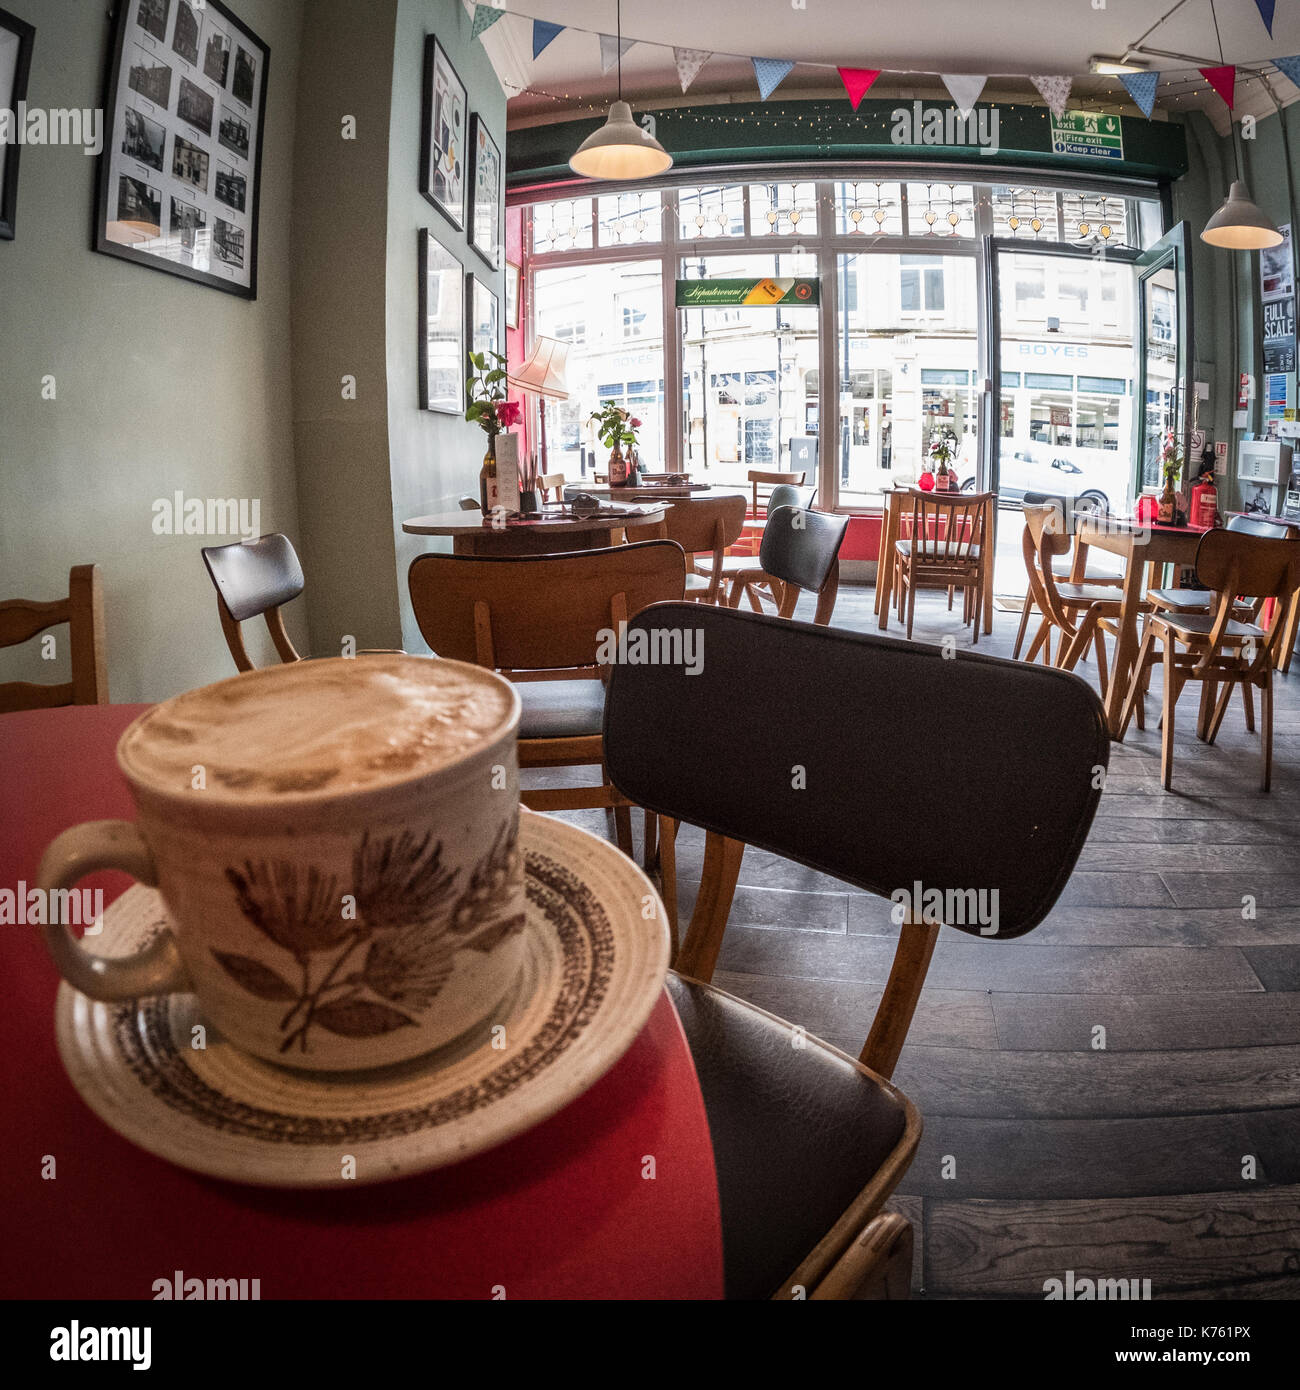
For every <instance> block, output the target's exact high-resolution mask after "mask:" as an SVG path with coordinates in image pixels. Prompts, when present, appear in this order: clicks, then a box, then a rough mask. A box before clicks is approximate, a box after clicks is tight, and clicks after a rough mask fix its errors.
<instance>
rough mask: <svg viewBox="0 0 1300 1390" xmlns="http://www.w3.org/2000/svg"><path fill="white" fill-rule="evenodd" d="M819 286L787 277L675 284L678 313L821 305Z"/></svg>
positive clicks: (818, 283) (681, 282) (680, 281)
mask: <svg viewBox="0 0 1300 1390" xmlns="http://www.w3.org/2000/svg"><path fill="white" fill-rule="evenodd" d="M821 297H822V295H821V284H820V282H819V281H817V280H804V279H799V278H796V277H795V276H790V275H765V276H763V277H762V278H761V279H758V280H678V282H677V307H678V308H679V309H730V308H737V307H741V308H745V309H774V308H775V307H776V306H777V305H778V304H798V305H801V306H805V305H812V304H820V303H821Z"/></svg>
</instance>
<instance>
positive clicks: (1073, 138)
mask: <svg viewBox="0 0 1300 1390" xmlns="http://www.w3.org/2000/svg"><path fill="white" fill-rule="evenodd" d="M1052 153H1053V154H1064V155H1073V156H1076V157H1079V156H1082V157H1083V158H1085V159H1119V160H1122V159H1123V158H1124V121H1123V118H1122V117H1120V116H1107V115H1105V114H1103V113H1102V112H1100V111H1066V112H1065V113H1064V114H1063V115H1060V116H1056V115H1053V117H1052Z"/></svg>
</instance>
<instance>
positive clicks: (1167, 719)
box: [1160, 636, 1178, 791]
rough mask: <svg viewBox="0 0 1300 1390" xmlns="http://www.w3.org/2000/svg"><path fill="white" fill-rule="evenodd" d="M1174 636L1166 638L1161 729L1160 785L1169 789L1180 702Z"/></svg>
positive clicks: (1172, 772)
mask: <svg viewBox="0 0 1300 1390" xmlns="http://www.w3.org/2000/svg"><path fill="white" fill-rule="evenodd" d="M1176 646H1177V643H1176V642H1175V641H1174V639H1173V637H1172V636H1170V637H1166V638H1165V699H1164V707H1163V709H1162V712H1161V716H1160V717H1161V729H1160V785H1161V786H1162V787H1164V789H1165V791H1168V790H1169V787H1170V784H1171V783H1172V782H1173V779H1174V706H1175V705H1176V704H1177V703H1178V668H1177V667H1176V666H1175V665H1174V648H1175V647H1176Z"/></svg>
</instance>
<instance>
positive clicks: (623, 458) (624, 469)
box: [588, 401, 641, 487]
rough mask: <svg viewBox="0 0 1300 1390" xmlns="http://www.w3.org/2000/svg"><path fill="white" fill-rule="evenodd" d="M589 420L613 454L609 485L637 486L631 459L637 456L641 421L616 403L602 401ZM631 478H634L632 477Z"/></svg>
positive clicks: (610, 457)
mask: <svg viewBox="0 0 1300 1390" xmlns="http://www.w3.org/2000/svg"><path fill="white" fill-rule="evenodd" d="M588 420H589V421H590V420H594V421H595V423H596V437H597V438H598V439H599V440H600V442H601V443H602V444H604V445H605V447H606V448H607V449H608V450H609V482H610V486H611V487H625V486H627V484H628V483H630V482H635V474H634V473H632V472H631V470H632V467H633V465H632V464H631V463H630V459H631V458H633V457H635V454H636V432H637V430H639V429H640V428H641V421H640V420H638V419H637V418H636V416H635V415H633V414H632V413H631V412H630V411H627V410H624V409H623V407H622V406H621V405H619V404H618V403H617V402H616V401H601V403H600V409H599V410H593V411H592V412H591V414H590V416H588ZM629 474H631V476H629Z"/></svg>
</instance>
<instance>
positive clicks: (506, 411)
mask: <svg viewBox="0 0 1300 1390" xmlns="http://www.w3.org/2000/svg"><path fill="white" fill-rule="evenodd" d="M496 417H497V424H499V425H500V426H501V428H502V429H503V430H508V429H509V428H510V426H511V425H517V424H518V423H519V422H520V420H521V419H523V410H522V408H521V407H520V405H519V402H518V401H498V402H497V403H496Z"/></svg>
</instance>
